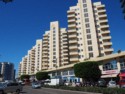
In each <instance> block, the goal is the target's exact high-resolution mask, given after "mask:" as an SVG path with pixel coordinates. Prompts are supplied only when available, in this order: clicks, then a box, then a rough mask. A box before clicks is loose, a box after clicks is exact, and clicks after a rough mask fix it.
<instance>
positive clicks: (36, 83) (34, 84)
mask: <svg viewBox="0 0 125 94" xmlns="http://www.w3.org/2000/svg"><path fill="white" fill-rule="evenodd" d="M32 88H34V89H36V88H41V84H40V83H38V82H34V83H32Z"/></svg>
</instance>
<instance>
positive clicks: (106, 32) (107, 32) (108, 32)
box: [101, 31, 110, 34]
mask: <svg viewBox="0 0 125 94" xmlns="http://www.w3.org/2000/svg"><path fill="white" fill-rule="evenodd" d="M101 33H102V34H110V31H102V32H101Z"/></svg>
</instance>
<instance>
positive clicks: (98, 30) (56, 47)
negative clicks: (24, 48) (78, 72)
mask: <svg viewBox="0 0 125 94" xmlns="http://www.w3.org/2000/svg"><path fill="white" fill-rule="evenodd" d="M67 17H68V30H66V28H60V26H59V22H58V21H55V22H51V23H50V30H48V31H46V32H45V34H43V39H42V40H37V42H36V45H35V46H34V47H33V48H32V49H31V50H29V51H28V54H27V59H26V60H27V63H24V61H26V60H22V62H21V64H20V65H21V68H20V69H21V70H22V69H23V67H24V65H26V69H25V70H26V72H25V70H22V72H21V73H26V74H30V75H32V74H35V73H36V72H38V71H41V70H42V71H44V70H53V69H57V68H60V67H66V66H67V65H70V64H75V63H77V62H83V61H85V60H89V59H94V58H97V57H101V56H106V55H110V54H112V52H113V49H112V42H111V36H110V30H109V25H108V20H107V14H106V10H105V5H103V4H101V2H96V3H92V1H91V0H78V3H77V5H76V6H72V7H70V8H69V10H68V11H67ZM22 63H24V64H22ZM67 72H68V71H67V70H66V71H64V72H62V74H67ZM69 73H73V69H72V70H69Z"/></svg>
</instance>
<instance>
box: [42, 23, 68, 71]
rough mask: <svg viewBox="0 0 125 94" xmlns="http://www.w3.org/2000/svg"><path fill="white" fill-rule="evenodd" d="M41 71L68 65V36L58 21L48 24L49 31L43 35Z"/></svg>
mask: <svg viewBox="0 0 125 94" xmlns="http://www.w3.org/2000/svg"><path fill="white" fill-rule="evenodd" d="M42 50H43V52H42V53H43V55H42V61H43V62H42V69H43V70H46V69H52V68H56V67H57V66H58V67H59V66H63V65H66V64H68V63H69V59H68V35H67V31H66V28H60V27H59V23H58V21H55V22H51V23H50V30H49V31H46V33H45V34H44V35H43V46H42Z"/></svg>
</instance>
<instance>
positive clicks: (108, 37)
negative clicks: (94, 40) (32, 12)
mask: <svg viewBox="0 0 125 94" xmlns="http://www.w3.org/2000/svg"><path fill="white" fill-rule="evenodd" d="M102 39H103V40H110V39H111V36H107V37H102Z"/></svg>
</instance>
